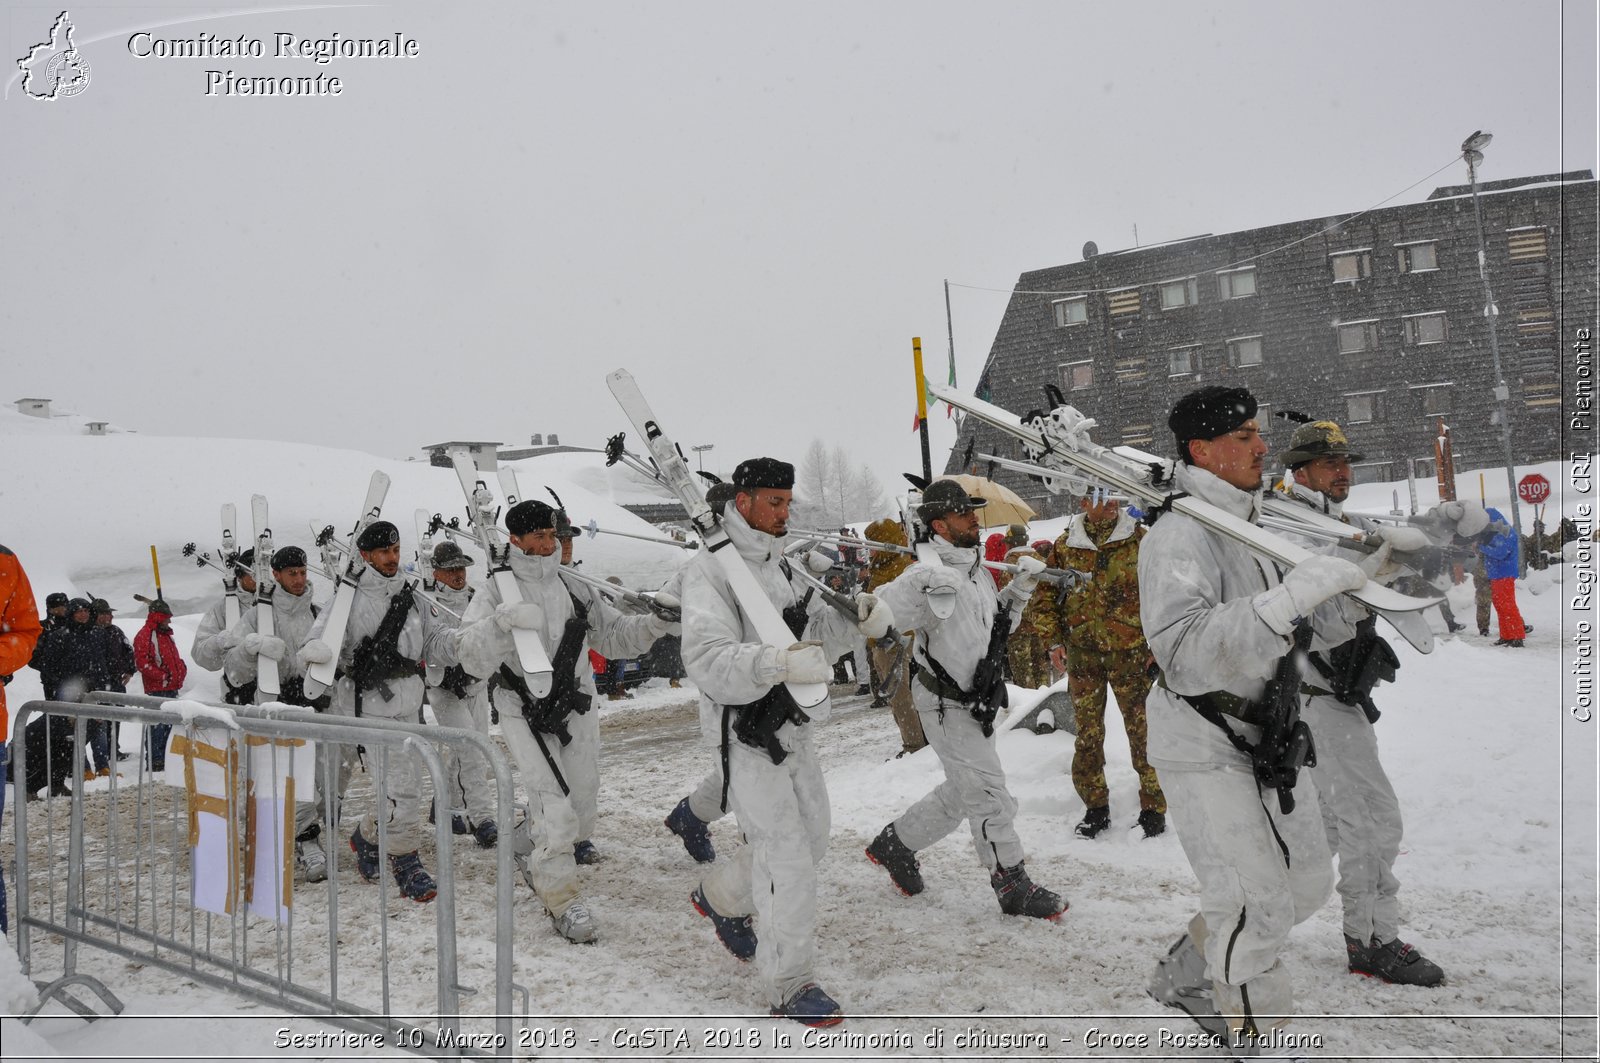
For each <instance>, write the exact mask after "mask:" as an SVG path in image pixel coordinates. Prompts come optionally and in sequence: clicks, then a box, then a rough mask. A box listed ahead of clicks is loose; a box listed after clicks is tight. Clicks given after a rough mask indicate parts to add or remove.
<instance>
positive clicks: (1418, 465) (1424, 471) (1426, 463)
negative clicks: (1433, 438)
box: [1411, 458, 1439, 480]
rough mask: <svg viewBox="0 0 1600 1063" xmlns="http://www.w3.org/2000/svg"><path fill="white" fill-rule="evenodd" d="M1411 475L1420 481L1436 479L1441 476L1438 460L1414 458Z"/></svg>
mask: <svg viewBox="0 0 1600 1063" xmlns="http://www.w3.org/2000/svg"><path fill="white" fill-rule="evenodd" d="M1411 475H1412V476H1415V477H1416V478H1417V479H1419V480H1432V479H1436V478H1437V477H1438V475H1439V459H1438V458H1412V459H1411Z"/></svg>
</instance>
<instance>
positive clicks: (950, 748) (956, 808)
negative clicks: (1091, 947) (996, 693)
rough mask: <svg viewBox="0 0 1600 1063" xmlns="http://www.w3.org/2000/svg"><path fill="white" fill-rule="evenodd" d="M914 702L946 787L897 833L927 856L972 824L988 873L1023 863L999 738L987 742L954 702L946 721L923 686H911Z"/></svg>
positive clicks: (897, 824) (906, 817)
mask: <svg viewBox="0 0 1600 1063" xmlns="http://www.w3.org/2000/svg"><path fill="white" fill-rule="evenodd" d="M911 699H912V702H913V704H915V705H916V707H917V714H918V716H919V717H920V718H921V720H922V731H923V733H924V734H925V735H927V738H928V745H930V746H932V747H933V751H934V752H935V753H937V754H938V755H939V763H940V764H941V765H942V766H943V767H944V782H942V783H940V784H939V785H938V786H936V787H934V788H933V789H932V790H930V791H929V792H928V793H927V795H926V796H924V797H923V798H922V799H921V800H919V801H917V803H916V804H914V805H912V806H911V807H910V808H908V809H906V811H905V813H904V814H903V815H902V816H901V817H900V818H899V819H897V820H895V821H894V830H895V833H896V834H898V835H899V836H900V840H901V841H902V842H904V843H905V844H906V845H907V846H908V847H909V848H911V849H912V850H922V849H926V848H927V847H928V846H930V845H932V844H933V843H934V842H936V841H938V840H939V839H940V838H943V837H944V836H945V835H947V834H949V833H950V832H951V831H953V830H955V829H956V828H957V827H959V826H961V821H962V820H966V821H967V827H968V829H970V830H971V831H972V847H973V849H974V850H976V851H977V854H978V860H979V861H980V862H981V863H982V864H983V866H984V867H986V868H988V869H989V870H990V871H993V870H994V869H995V867H996V866H997V865H998V866H1000V867H1015V866H1017V865H1018V864H1020V863H1022V860H1023V856H1024V854H1023V851H1022V840H1021V839H1020V838H1018V837H1017V830H1016V818H1017V801H1016V798H1014V797H1012V796H1011V791H1010V790H1009V789H1007V788H1006V773H1005V769H1004V768H1003V767H1001V765H1000V755H999V754H998V753H997V752H996V751H995V747H994V736H993V735H990V736H989V737H987V738H985V737H984V735H983V729H982V727H980V726H979V724H978V721H976V720H974V719H973V718H972V714H971V713H970V712H968V711H967V709H966V707H965V706H962V705H958V704H956V703H954V702H951V701H946V702H945V710H944V714H943V719H941V718H940V713H939V699H938V697H937V696H936V695H935V694H934V693H933V691H931V690H929V689H928V688H927V687H925V686H923V685H922V683H921V682H920V681H919V680H911Z"/></svg>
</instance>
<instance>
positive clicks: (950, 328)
mask: <svg viewBox="0 0 1600 1063" xmlns="http://www.w3.org/2000/svg"><path fill="white" fill-rule="evenodd" d="M944 330H945V336H946V337H947V338H948V342H949V351H950V381H949V383H950V386H951V387H955V386H956V326H955V319H954V318H953V317H951V316H950V281H949V280H948V279H946V280H945V282H944ZM944 409H945V412H946V413H949V414H954V415H955V418H956V427H957V428H960V427H961V422H962V421H963V420H964V418H963V417H962V416H961V415H960V414H957V413H956V408H955V407H954V406H952V405H950V404H949V403H948V402H947V403H945V406H944Z"/></svg>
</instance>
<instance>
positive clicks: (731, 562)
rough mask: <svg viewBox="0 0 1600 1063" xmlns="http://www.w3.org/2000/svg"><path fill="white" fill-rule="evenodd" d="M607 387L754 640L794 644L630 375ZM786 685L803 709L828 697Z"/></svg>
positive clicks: (623, 373) (819, 689)
mask: <svg viewBox="0 0 1600 1063" xmlns="http://www.w3.org/2000/svg"><path fill="white" fill-rule="evenodd" d="M606 386H607V387H609V388H610V389H611V395H612V397H613V398H615V399H616V400H617V405H619V406H621V407H622V412H623V413H625V414H627V415H628V420H629V421H631V422H632V423H633V427H634V428H635V429H636V430H637V431H638V433H639V435H640V437H641V438H642V439H643V440H644V441H645V446H646V447H648V448H649V451H650V456H651V458H653V459H654V460H655V465H656V470H657V472H658V473H659V474H660V479H661V482H662V483H663V484H664V485H666V486H667V487H668V488H670V489H671V491H672V493H673V494H675V495H677V496H678V501H679V502H681V503H683V508H684V509H685V510H686V511H688V514H689V520H690V522H691V523H692V524H693V525H694V527H695V531H697V532H699V534H700V538H701V541H703V542H704V543H705V545H706V549H707V550H708V551H709V552H710V554H711V556H712V558H714V559H715V560H716V563H717V564H718V565H719V566H720V567H721V569H722V573H723V575H724V576H725V577H726V578H727V580H728V586H729V588H730V589H731V590H732V591H733V594H734V597H735V598H737V599H738V601H739V608H740V609H741V610H742V611H743V612H744V615H745V616H747V617H748V618H749V619H750V625H751V626H752V627H754V628H755V630H756V636H757V637H758V638H760V639H761V641H762V642H765V643H767V644H768V645H769V646H779V647H784V646H790V645H793V644H794V643H795V641H796V639H795V637H794V632H792V631H790V630H789V625H788V624H786V623H784V620H783V614H782V613H780V612H779V611H778V607H777V606H775V605H773V604H772V600H771V599H770V598H768V597H767V595H766V592H765V591H763V590H762V589H761V584H760V583H758V582H756V576H755V573H754V572H752V571H750V566H749V565H747V564H745V560H744V558H742V557H740V556H739V551H738V550H735V549H731V547H732V546H733V541H732V540H731V539H729V538H728V534H727V532H725V531H723V530H722V525H720V524H718V523H717V519H716V516H715V515H714V514H713V513H712V512H711V506H710V504H709V503H707V502H706V495H705V491H703V490H702V489H701V487H700V484H699V483H698V482H697V481H696V480H695V477H694V473H693V472H692V471H691V470H690V469H689V463H688V462H687V461H685V460H684V459H683V455H682V454H680V453H679V452H678V447H677V445H676V444H675V443H673V442H672V440H670V439H668V438H667V436H666V434H665V433H663V432H662V431H661V426H660V424H659V423H658V422H657V421H656V416H655V413H654V412H652V411H651V409H650V404H649V403H648V402H646V401H645V397H644V393H643V392H642V391H640V390H639V385H638V384H637V383H635V382H634V379H633V374H631V373H629V372H628V371H627V370H626V369H618V370H617V371H616V372H614V373H611V374H610V375H609V376H607V377H606ZM619 447H620V443H619ZM784 685H785V686H786V687H788V689H789V695H790V697H792V698H794V701H795V704H797V705H799V706H800V708H802V709H809V708H811V707H813V706H815V705H820V704H822V702H823V701H825V700H827V697H828V686H827V684H826V683H786V684H784Z"/></svg>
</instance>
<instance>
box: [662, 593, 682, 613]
mask: <svg viewBox="0 0 1600 1063" xmlns="http://www.w3.org/2000/svg"><path fill="white" fill-rule="evenodd" d="M656 604H657V605H664V606H666V607H667V608H668V609H682V608H683V603H682V602H681V601H679V600H678V596H677V595H676V594H673V593H672V592H671V591H656Z"/></svg>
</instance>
